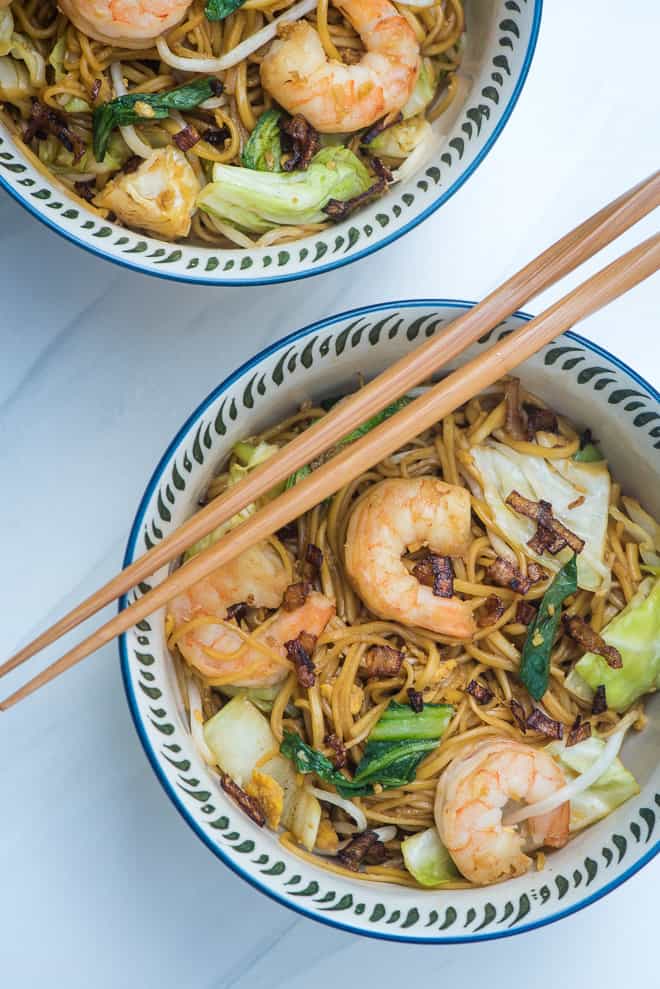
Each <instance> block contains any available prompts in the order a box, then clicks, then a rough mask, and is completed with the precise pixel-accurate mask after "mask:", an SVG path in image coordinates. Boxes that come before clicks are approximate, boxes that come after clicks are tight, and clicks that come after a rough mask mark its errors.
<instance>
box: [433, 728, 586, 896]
mask: <svg viewBox="0 0 660 989" xmlns="http://www.w3.org/2000/svg"><path fill="white" fill-rule="evenodd" d="M565 782H566V780H565V777H564V774H563V773H562V771H561V769H560V768H559V766H558V765H557V764H556V763H555V762H554V761H553V760H552V759H551V758H550V756H549V755H548V754H547V753H546V752H543V751H542V750H539V749H534V748H532V746H531V745H523V744H522V743H521V742H516V741H514V740H513V739H508V738H501V739H495V740H493V741H487V742H482V743H480V744H479V745H477V746H476V747H475V748H473V749H472V750H471V751H470V752H468V753H467V754H466V755H464V756H463V757H461V758H459V759H455V760H454V761H453V762H452V763H451V765H450V766H449V768H448V769H447V770H446V771H445V772H444V773H443V775H442V776H441V778H440V781H439V783H438V789H437V793H436V799H435V823H436V826H437V828H438V832H439V834H440V838H441V840H442V842H443V843H444V844H445V846H446V847H447V849H448V851H449V853H450V855H451V857H452V858H453V860H454V862H455V864H456V867H457V868H458V869H459V870H460V872H462V874H463V875H464V876H465V878H466V879H469V880H470V881H471V882H474V883H479V884H481V885H485V884H487V883H496V882H499V881H500V880H501V879H509V878H512V877H513V876H520V875H522V874H523V873H524V872H527V870H528V869H529V867H530V865H531V861H532V860H531V859H530V857H529V856H528V855H526V854H525V851H531V850H533V849H534V848H540V847H541V846H543V845H548V846H550V847H552V848H561V846H562V845H565V844H566V842H567V841H568V830H569V818H570V804H569V802H568V801H567V802H566V803H563V804H561V805H560V806H559V807H557V808H556V809H555V810H553V811H550V812H549V813H547V814H543V815H542V816H539V817H531V818H529V820H528V821H526V827H525V828H523V829H522V830H517V829H516V828H515V827H505V826H504V825H503V824H502V811H503V808H504V806H505V805H506V804H507V803H508V801H509V800H516V801H521V802H524V803H526V804H534V803H536V802H537V801H539V800H544V799H545V798H546V797H548V796H550V795H551V794H553V793H555V792H556V791H557V790H559V789H560V788H561V787H562V786H564V785H565Z"/></svg>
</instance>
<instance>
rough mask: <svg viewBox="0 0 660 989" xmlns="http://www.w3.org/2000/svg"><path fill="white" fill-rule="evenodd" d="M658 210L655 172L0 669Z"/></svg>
mask: <svg viewBox="0 0 660 989" xmlns="http://www.w3.org/2000/svg"><path fill="white" fill-rule="evenodd" d="M658 205H660V171H658V172H655V173H654V174H653V175H651V176H649V178H647V179H645V180H644V181H643V182H641V183H639V185H636V186H635V187H634V188H632V189H630V190H628V192H626V193H624V194H623V195H622V196H620V197H619V198H618V199H616V200H614V201H613V202H611V203H609V205H607V206H605V207H603V209H601V210H599V211H598V212H597V213H595V214H594V215H593V216H592V217H590V218H589V219H588V220H586V221H585V222H584V223H581V224H580V225H579V226H578V227H576V228H575V229H574V230H572V231H571V232H570V233H568V234H566V236H564V237H562V238H561V239H560V240H558V241H557V242H556V243H555V244H553V245H552V246H551V247H549V248H548V249H547V250H546V251H544V252H543V253H542V254H540V255H539V256H538V257H537V258H535V259H534V260H533V261H531V262H530V263H529V264H527V265H525V267H524V268H521V270H520V271H518V272H517V273H516V274H515V275H513V276H512V277H511V278H509V279H508V280H507V281H506V282H504V284H503V285H501V286H500V287H499V288H497V289H495V290H494V291H493V292H491V293H490V295H488V296H487V297H486V298H485V299H484V300H483V301H482V302H480V303H479V304H478V305H476V306H475V307H474V308H473V309H470V310H467V311H466V312H465V313H464V314H463V315H461V316H459V317H458V319H456V320H454V321H453V322H452V323H451V324H450V325H449V326H448V327H446V329H444V330H443V331H442V332H441V333H439V334H437V335H436V336H434V337H431V338H430V339H429V340H428V341H426V342H425V343H424V344H422V345H421V346H419V347H417V348H416V349H415V350H414V351H412V353H410V354H407V355H406V356H405V357H403V358H401V359H400V360H398V361H397V362H396V363H395V364H393V365H392V366H391V367H390V368H388V370H387V371H384V372H383V373H382V374H381V375H379V376H378V377H377V378H375V379H374V380H373V381H371V382H369V383H368V384H367V385H366V386H365V387H364V388H361V389H360V390H359V391H358V392H356V394H355V395H353V396H352V397H351V399H349V400H347V401H345V402H342V403H340V404H339V405H337V406H335V408H334V409H332V410H331V411H330V412H329V413H328V414H327V415H325V416H324V417H323V418H322V419H320V420H319V421H318V422H317V423H316V424H314V425H313V426H311V427H310V428H309V429H306V430H305V431H304V432H303V433H301V434H300V435H299V436H298V437H297V438H296V439H294V440H292V441H291V442H290V443H289V444H287V446H286V447H285V448H284V450H282V451H281V453H280V454H279V455H278V456H277V457H272V458H271V459H270V460H267V461H266V462H265V463H264V464H262V465H261V466H260V467H258V468H256V469H255V470H254V471H253V472H252V473H251V474H249V475H248V476H247V477H246V478H245V479H244V480H243V481H242V482H241V483H240V484H237V485H235V486H234V487H232V488H231V489H229V490H228V491H227V492H225V493H224V494H223V495H221V496H220V497H218V498H215V499H214V500H213V501H212V502H211V503H210V504H209V505H207V506H206V507H205V508H203V509H202V510H201V511H199V512H197V513H196V514H195V515H193V516H192V518H190V519H188V521H187V522H184V523H183V525H181V526H180V527H179V528H178V529H177V530H176V531H175V532H173V533H172V534H171V535H170V536H168V537H167V538H166V539H164V540H162V541H161V542H160V543H158V545H157V546H155V547H153V549H150V550H149V551H148V552H147V553H145V554H144V555H143V556H141V557H140V558H139V559H137V560H136V561H135V562H134V563H132V564H130V565H129V566H128V567H126V568H125V569H124V570H123V571H122V572H121V573H119V574H118V575H117V576H116V577H114V578H113V579H112V580H110V581H109V582H108V583H107V584H105V585H104V586H103V587H101V588H100V589H99V590H97V591H96V592H95V593H94V594H92V595H91V596H90V597H88V598H86V599H85V600H84V601H82V602H81V603H80V604H79V605H77V606H76V607H75V608H74V609H73V610H72V611H70V612H69V613H68V614H66V615H64V617H63V618H61V619H59V620H58V621H57V622H55V624H54V625H52V626H51V627H50V628H48V629H46V631H44V632H42V633H41V634H40V635H38V636H37V637H36V638H35V639H33V640H32V642H29V643H28V644H27V645H26V646H24V647H23V648H22V649H20V650H19V651H18V652H17V653H16V654H15V655H14V656H12V657H11V658H10V659H8V660H7V661H6V662H5V663H4V664H2V665H1V666H0V676H4V675H5V674H6V673H9V672H10V670H13V669H15V668H16V667H17V666H19V665H20V664H21V663H23V662H25V661H26V660H27V659H29V658H30V657H31V656H34V655H35V653H37V652H39V651H40V650H41V649H43V648H45V647H46V646H48V645H50V644H51V643H53V642H55V641H56V640H57V639H59V638H60V637H61V636H62V635H64V634H65V633H66V632H68V631H70V630H71V629H73V628H75V627H76V626H77V625H79V624H80V623H81V622H83V621H85V620H86V619H87V618H89V617H91V615H94V614H96V612H97V611H99V610H100V609H101V608H103V607H104V606H105V605H106V604H109V603H110V602H111V601H113V600H115V599H116V598H119V597H121V596H122V595H123V594H126V593H128V591H130V590H131V588H133V587H135V586H136V584H138V583H139V582H140V581H142V580H144V579H145V578H147V577H149V576H151V574H153V573H155V572H156V570H158V569H159V568H160V567H161V566H163V565H164V564H165V563H168V562H169V561H170V560H173V559H175V558H176V557H178V556H180V555H181V554H182V553H183V552H184V551H185V550H186V549H187V548H188V547H189V546H191V545H192V544H193V543H194V542H196V541H197V540H198V539H201V538H202V537H204V536H206V535H208V533H209V532H212V531H213V530H214V529H216V528H217V527H218V526H219V525H221V524H222V523H223V522H225V521H226V520H227V519H229V518H231V517H232V516H233V515H235V514H236V513H237V512H239V511H240V510H241V509H242V508H244V507H245V505H247V504H249V503H250V502H253V501H255V500H256V499H257V498H258V497H259V496H260V495H261V494H263V493H264V491H268V490H270V489H271V488H273V487H275V485H276V484H279V483H280V482H281V481H283V480H285V479H286V478H287V477H289V476H290V475H291V474H293V473H294V471H296V470H298V469H299V468H300V467H302V466H304V465H305V464H307V463H309V462H310V461H312V460H314V459H315V458H316V457H318V456H320V455H321V454H322V453H324V452H325V451H326V450H327V449H329V448H330V447H332V446H333V445H334V444H336V443H337V442H338V441H339V440H340V439H341V438H342V437H343V436H346V435H347V434H348V433H350V432H351V430H353V429H355V428H356V427H357V426H359V425H360V424H361V423H363V422H365V421H366V420H367V419H369V418H370V417H371V416H373V415H374V414H375V413H376V412H378V411H380V410H381V409H382V408H383V407H384V406H385V405H387V404H388V403H390V402H392V401H394V399H396V398H399V397H400V396H401V395H403V394H405V393H406V392H407V391H408V390H409V389H410V388H413V387H414V386H415V385H418V384H419V383H420V382H422V381H424V380H425V379H427V378H429V377H430V376H431V375H432V374H433V373H435V372H436V371H438V370H439V369H440V368H441V367H442V365H443V364H445V363H447V362H448V361H450V360H451V359H452V358H454V357H456V356H457V355H458V354H459V353H461V352H462V351H463V350H465V349H466V348H467V347H468V346H469V345H470V344H472V343H474V342H475V341H476V340H478V339H479V337H481V336H482V335H483V334H484V333H486V332H487V331H488V330H491V329H492V328H493V327H494V326H496V325H497V324H498V323H499V322H501V321H502V320H503V319H505V318H506V317H507V316H510V315H511V313H512V312H515V310H516V309H518V308H520V306H522V305H524V304H525V303H526V302H528V301H529V300H530V299H531V298H533V297H534V296H535V295H537V294H538V293H539V292H542V291H544V290H545V289H546V288H548V287H549V286H551V285H553V284H554V283H555V282H556V281H557V280H558V279H560V278H562V277H563V276H564V275H566V274H568V273H569V272H570V271H572V270H573V269H574V268H576V267H577V266H578V265H580V264H582V263H583V262H584V261H586V260H588V259H589V258H590V257H592V256H593V255H594V254H596V253H597V252H598V251H599V250H601V249H602V248H603V247H605V246H606V245H607V244H609V243H610V242H611V241H613V240H614V239H615V238H616V237H618V236H619V235H620V234H621V233H623V231H624V230H627V229H628V228H629V227H630V226H632V225H633V224H634V223H637V222H638V220H640V219H641V218H642V217H643V216H646V215H647V214H648V213H649V212H651V210H653V209H654V208H655V207H656V206H658Z"/></svg>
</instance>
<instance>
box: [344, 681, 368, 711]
mask: <svg viewBox="0 0 660 989" xmlns="http://www.w3.org/2000/svg"><path fill="white" fill-rule="evenodd" d="M363 700H364V691H363V690H362V688H361V687H358V685H357V684H356V683H354V684H353V685H352V686H351V695H350V697H349V700H348V706H349V710H350V712H351V714H353V715H355V714H359V713H360V709H361V707H362V701H363Z"/></svg>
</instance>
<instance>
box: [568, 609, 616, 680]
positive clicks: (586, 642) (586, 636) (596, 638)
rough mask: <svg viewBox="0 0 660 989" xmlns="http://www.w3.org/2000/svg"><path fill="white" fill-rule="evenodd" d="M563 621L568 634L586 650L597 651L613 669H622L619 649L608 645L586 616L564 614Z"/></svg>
mask: <svg viewBox="0 0 660 989" xmlns="http://www.w3.org/2000/svg"><path fill="white" fill-rule="evenodd" d="M562 621H563V623H564V631H565V632H566V634H567V635H569V636H570V637H571V639H573V640H574V641H575V642H577V643H578V644H579V645H581V646H582V648H583V649H585V650H586V652H595V653H597V654H598V655H599V656H602V657H603V659H604V660H605V661H606V663H607V665H608V666H611V667H612V669H613V670H619V669H621V667H622V666H623V660H622V659H621V653H620V652H619V650H618V649H615V648H614V646H608V644H607V642H605V639H604V638H603V637H602V635H599V634H598V632H595V631H594V630H593V628H592V627H591V625H590V624H589V622H585V620H584V618H580V616H579V615H571V616H570V617H569V616H568V615H563V616H562Z"/></svg>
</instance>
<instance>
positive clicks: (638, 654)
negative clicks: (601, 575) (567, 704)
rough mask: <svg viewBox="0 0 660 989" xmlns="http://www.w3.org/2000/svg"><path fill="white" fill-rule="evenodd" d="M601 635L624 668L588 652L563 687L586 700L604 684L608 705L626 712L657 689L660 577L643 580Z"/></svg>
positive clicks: (659, 659) (659, 649) (659, 637)
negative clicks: (610, 663)
mask: <svg viewBox="0 0 660 989" xmlns="http://www.w3.org/2000/svg"><path fill="white" fill-rule="evenodd" d="M601 635H602V637H603V638H604V639H605V642H607V644H608V645H610V646H614V647H615V648H616V649H618V650H619V652H620V653H621V659H622V660H623V665H622V666H621V667H620V668H619V669H612V667H611V666H608V665H607V663H606V662H605V660H604V659H603V657H602V656H597V655H596V654H595V653H592V652H588V653H586V655H584V656H583V657H582V659H580V660H578V662H577V663H576V665H575V667H574V669H573V670H572V671H571V673H570V674H569V676H568V677H567V678H566V686H567V688H568V689H569V690H572V691H573V693H575V694H577V695H578V696H579V697H585V696H586V697H589V696H590V695H591V692H592V691H594V690H595V689H596V688H597V687H598V686H600V685H601V684H603V685H604V687H605V696H606V697H607V706H608V707H609V708H611V709H612V710H613V711H625V710H626V709H627V708H628V707H630V705H631V704H633V703H634V702H635V701H636V700H637V699H638V698H639V697H641V696H642V695H643V694H646V693H648V691H649V690H657V689H658V688H659V687H660V578H656V579H655V580H654V579H653V578H652V577H647V578H646V579H645V580H643V581H642V583H641V584H640V586H639V590H638V592H637V594H635V596H634V597H633V599H632V600H631V601H630V602H629V603H628V604H627V605H626V607H625V608H624V609H623V611H621V612H620V613H619V614H618V615H616V616H615V617H614V618H613V619H612V621H611V622H609V624H607V625H606V626H605V628H604V629H603V630H602V632H601ZM585 688H586V689H585Z"/></svg>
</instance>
